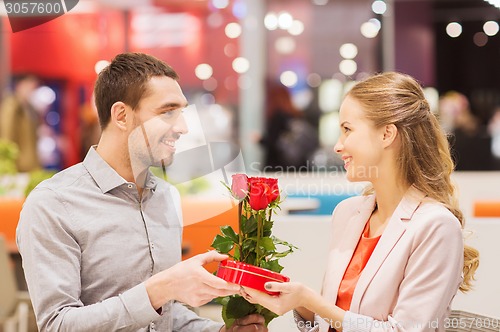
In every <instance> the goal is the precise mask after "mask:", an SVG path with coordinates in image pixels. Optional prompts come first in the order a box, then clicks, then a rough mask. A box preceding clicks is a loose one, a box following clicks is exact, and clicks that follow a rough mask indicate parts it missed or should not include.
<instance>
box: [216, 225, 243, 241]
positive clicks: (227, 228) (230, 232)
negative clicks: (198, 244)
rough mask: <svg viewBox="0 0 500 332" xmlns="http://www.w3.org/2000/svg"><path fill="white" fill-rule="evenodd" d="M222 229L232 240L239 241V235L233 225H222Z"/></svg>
mask: <svg viewBox="0 0 500 332" xmlns="http://www.w3.org/2000/svg"><path fill="white" fill-rule="evenodd" d="M220 231H221V232H222V234H224V235H225V236H226V237H227V238H230V239H231V240H233V242H234V243H238V242H239V239H238V235H237V234H236V232H235V231H234V229H233V228H232V227H231V226H229V225H226V226H221V228H220Z"/></svg>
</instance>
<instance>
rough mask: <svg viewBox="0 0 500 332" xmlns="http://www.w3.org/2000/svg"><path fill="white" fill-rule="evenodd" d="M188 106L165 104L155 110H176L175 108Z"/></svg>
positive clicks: (187, 104) (186, 104)
mask: <svg viewBox="0 0 500 332" xmlns="http://www.w3.org/2000/svg"><path fill="white" fill-rule="evenodd" d="M188 106H189V103H185V104H179V103H165V104H163V105H161V106H159V107H157V110H164V109H176V108H186V107H188Z"/></svg>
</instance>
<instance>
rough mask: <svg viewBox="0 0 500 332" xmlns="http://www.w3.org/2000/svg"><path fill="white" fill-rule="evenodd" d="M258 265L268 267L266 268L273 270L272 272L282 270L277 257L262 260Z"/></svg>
mask: <svg viewBox="0 0 500 332" xmlns="http://www.w3.org/2000/svg"><path fill="white" fill-rule="evenodd" d="M260 267H263V268H265V269H268V270H271V271H274V272H278V273H280V272H281V270H283V266H281V265H279V263H278V260H277V259H275V260H272V261H267V262H266V261H263V262H262V263H261V265H260Z"/></svg>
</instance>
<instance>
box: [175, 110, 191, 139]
mask: <svg viewBox="0 0 500 332" xmlns="http://www.w3.org/2000/svg"><path fill="white" fill-rule="evenodd" d="M174 131H175V132H176V133H179V134H181V135H184V134H187V133H188V131H189V129H188V126H187V123H186V119H185V118H184V114H182V113H181V114H180V115H179V117H178V118H177V121H176V122H175V125H174Z"/></svg>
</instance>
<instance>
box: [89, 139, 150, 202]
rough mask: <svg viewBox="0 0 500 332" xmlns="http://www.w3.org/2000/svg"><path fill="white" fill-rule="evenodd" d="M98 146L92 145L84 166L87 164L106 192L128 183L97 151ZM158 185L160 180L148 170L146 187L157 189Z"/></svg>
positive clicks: (91, 174) (90, 172)
mask: <svg viewBox="0 0 500 332" xmlns="http://www.w3.org/2000/svg"><path fill="white" fill-rule="evenodd" d="M96 147H97V145H94V146H92V147H90V149H89V151H88V152H87V155H86V156H85V159H84V160H83V166H85V168H86V169H87V171H88V172H89V174H90V176H92V178H93V179H94V181H95V182H96V184H97V185H98V186H99V188H100V189H101V191H102V192H103V193H106V192H108V191H110V190H112V189H114V188H117V187H119V186H121V185H123V184H126V183H128V182H127V181H126V180H125V179H124V178H123V177H121V175H120V174H118V173H117V172H116V171H115V170H114V169H113V168H112V167H111V166H109V164H108V163H107V162H106V161H104V159H102V157H101V156H100V155H99V153H97V151H96ZM157 185H158V181H157V179H156V177H155V176H153V174H152V173H151V171H148V173H147V175H146V185H145V188H148V189H156V186H157Z"/></svg>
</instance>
